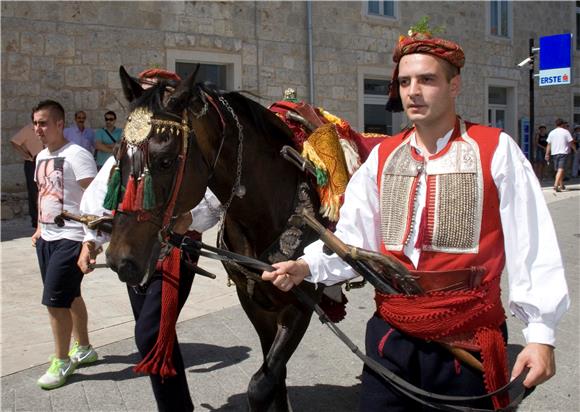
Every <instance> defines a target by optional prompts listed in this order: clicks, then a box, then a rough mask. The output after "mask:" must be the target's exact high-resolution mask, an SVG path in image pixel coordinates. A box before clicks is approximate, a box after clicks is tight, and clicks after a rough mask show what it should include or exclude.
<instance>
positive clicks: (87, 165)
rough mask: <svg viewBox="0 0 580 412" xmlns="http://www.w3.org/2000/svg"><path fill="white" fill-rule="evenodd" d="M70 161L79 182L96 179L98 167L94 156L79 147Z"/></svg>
mask: <svg viewBox="0 0 580 412" xmlns="http://www.w3.org/2000/svg"><path fill="white" fill-rule="evenodd" d="M68 161H69V163H70V165H71V166H72V169H73V172H74V174H75V179H76V180H77V181H79V180H83V179H88V178H91V177H95V175H96V174H97V165H96V164H95V159H94V158H93V155H92V154H91V153H90V152H89V151H88V150H86V149H85V148H83V147H80V146H79V150H77V151H76V154H75V156H71V157H70V158H69V159H68Z"/></svg>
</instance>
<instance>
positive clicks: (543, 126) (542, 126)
mask: <svg viewBox="0 0 580 412" xmlns="http://www.w3.org/2000/svg"><path fill="white" fill-rule="evenodd" d="M545 128H546V125H544V124H541V125H540V127H538V129H545Z"/></svg>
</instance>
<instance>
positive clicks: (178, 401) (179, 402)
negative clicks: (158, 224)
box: [127, 264, 194, 412]
mask: <svg viewBox="0 0 580 412" xmlns="http://www.w3.org/2000/svg"><path fill="white" fill-rule="evenodd" d="M193 276H194V275H193V274H191V273H187V271H186V270H184V265H183V264H182V265H181V274H180V277H179V312H181V309H182V308H183V305H184V304H185V302H186V300H187V297H188V296H189V292H190V291H191V285H192V283H193ZM161 284H162V280H161V275H160V274H155V276H154V277H153V279H152V280H151V282H150V283H149V285H148V286H147V288H145V289H144V290H143V289H142V288H137V289H136V288H133V287H128V288H127V289H128V292H129V299H130V300H131V308H132V309H133V315H134V316H135V343H136V344H137V348H138V350H139V353H140V354H141V358H143V357H145V356H146V355H147V354H148V353H149V351H150V350H151V349H152V348H153V346H155V342H156V341H157V335H158V334H159V321H160V319H161ZM172 360H173V366H174V367H175V370H176V372H177V375H176V376H174V377H171V378H165V379H163V380H162V379H161V377H160V376H159V375H150V378H151V385H152V387H153V394H154V395H155V400H156V401H157V408H158V409H159V411H161V412H166V411H167V412H181V411H183V412H190V411H193V402H192V400H191V396H190V394H189V387H188V385H187V378H186V376H185V367H184V364H183V358H182V356H181V350H180V349H179V342H178V341H177V337H175V344H174V346H173V357H172Z"/></svg>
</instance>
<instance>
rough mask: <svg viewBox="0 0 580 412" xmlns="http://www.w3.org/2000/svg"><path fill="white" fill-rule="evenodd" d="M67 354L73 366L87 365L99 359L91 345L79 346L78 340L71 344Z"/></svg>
mask: <svg viewBox="0 0 580 412" xmlns="http://www.w3.org/2000/svg"><path fill="white" fill-rule="evenodd" d="M68 356H70V359H71V360H72V361H73V362H74V363H75V366H78V365H88V364H90V363H94V362H96V361H97V360H98V359H99V355H98V354H97V352H96V351H95V350H94V349H93V347H92V346H91V345H89V346H86V347H83V346H80V345H79V343H78V342H75V343H74V344H73V347H72V349H71V350H70V351H69V353H68Z"/></svg>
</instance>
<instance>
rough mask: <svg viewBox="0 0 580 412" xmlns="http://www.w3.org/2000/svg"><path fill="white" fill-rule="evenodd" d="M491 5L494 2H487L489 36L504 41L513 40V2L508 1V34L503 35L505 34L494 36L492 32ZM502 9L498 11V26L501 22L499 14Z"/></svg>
mask: <svg viewBox="0 0 580 412" xmlns="http://www.w3.org/2000/svg"><path fill="white" fill-rule="evenodd" d="M496 1H498V2H501V1H502V0H496ZM491 3H492V1H488V2H486V13H485V16H486V32H487V35H488V36H489V37H491V38H493V39H498V40H499V39H504V40H511V39H512V38H513V30H514V21H513V15H514V13H513V2H512V1H511V0H506V3H507V6H508V7H507V13H508V15H507V24H508V27H507V31H508V32H507V34H506V35H503V34H493V33H492V32H491ZM499 10H500V9H498V24H499V22H501V13H500V12H499Z"/></svg>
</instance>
